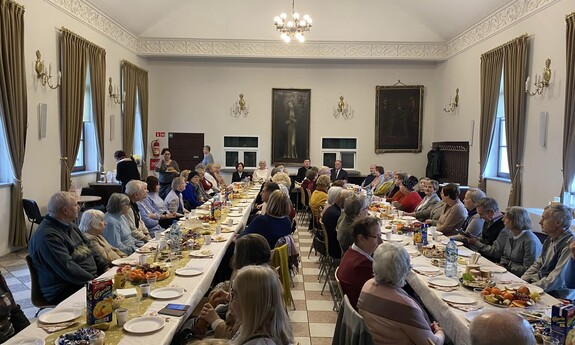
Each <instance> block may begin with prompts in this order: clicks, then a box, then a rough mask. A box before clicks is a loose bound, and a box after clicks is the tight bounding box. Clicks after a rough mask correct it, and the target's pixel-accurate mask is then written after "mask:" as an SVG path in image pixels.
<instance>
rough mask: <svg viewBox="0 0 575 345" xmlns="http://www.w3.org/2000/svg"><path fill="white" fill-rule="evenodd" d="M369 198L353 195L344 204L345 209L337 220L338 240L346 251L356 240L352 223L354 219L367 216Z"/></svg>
mask: <svg viewBox="0 0 575 345" xmlns="http://www.w3.org/2000/svg"><path fill="white" fill-rule="evenodd" d="M368 206H369V205H368V203H367V198H366V196H365V195H360V196H357V195H355V194H353V195H351V196H350V197H348V198H347V199H345V202H344V204H343V211H342V212H341V215H340V216H339V219H338V220H337V226H336V231H337V241H338V242H339V245H340V246H341V249H342V250H343V252H345V251H346V250H347V249H348V248H349V247H350V246H351V245H352V244H353V241H354V238H353V228H352V226H351V224H352V223H353V221H354V220H356V219H358V218H362V217H365V216H367V208H368Z"/></svg>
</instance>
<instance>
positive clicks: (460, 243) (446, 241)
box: [441, 239, 463, 246]
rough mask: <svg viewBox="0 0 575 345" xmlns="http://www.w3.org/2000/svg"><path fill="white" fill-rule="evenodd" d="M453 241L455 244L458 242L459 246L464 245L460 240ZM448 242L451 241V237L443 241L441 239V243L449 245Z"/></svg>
mask: <svg viewBox="0 0 575 345" xmlns="http://www.w3.org/2000/svg"><path fill="white" fill-rule="evenodd" d="M453 242H455V244H457V245H458V246H462V245H463V242H460V241H453ZM447 243H449V239H446V240H442V241H441V244H444V245H447Z"/></svg>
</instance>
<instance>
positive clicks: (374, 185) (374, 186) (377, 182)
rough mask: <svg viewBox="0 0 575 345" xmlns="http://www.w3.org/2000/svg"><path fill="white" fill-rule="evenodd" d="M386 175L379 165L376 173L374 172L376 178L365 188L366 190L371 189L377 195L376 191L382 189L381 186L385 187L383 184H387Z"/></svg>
mask: <svg viewBox="0 0 575 345" xmlns="http://www.w3.org/2000/svg"><path fill="white" fill-rule="evenodd" d="M384 173H385V170H383V167H382V166H379V165H378V166H376V167H375V171H374V174H375V175H374V176H375V178H374V179H373V181H371V182H370V183H369V184H368V185H367V186H365V188H366V189H367V188H369V189H371V192H372V193H375V191H376V190H378V189H379V188H380V187H381V185H383V183H385V180H384V175H383V174H384Z"/></svg>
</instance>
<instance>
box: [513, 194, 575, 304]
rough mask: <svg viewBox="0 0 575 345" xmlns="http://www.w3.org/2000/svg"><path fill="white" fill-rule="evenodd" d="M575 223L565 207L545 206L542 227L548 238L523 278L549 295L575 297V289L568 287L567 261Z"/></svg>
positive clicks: (571, 212) (557, 205) (569, 255)
mask: <svg viewBox="0 0 575 345" xmlns="http://www.w3.org/2000/svg"><path fill="white" fill-rule="evenodd" d="M572 220H573V209H571V208H569V207H567V206H565V205H563V204H553V205H549V206H547V207H545V210H544V211H543V215H542V216H541V221H540V222H539V224H540V225H541V229H542V230H543V232H544V233H546V234H547V235H549V236H548V237H547V239H546V240H545V242H544V243H543V252H542V253H541V256H539V258H538V259H537V260H535V262H534V263H533V265H531V267H529V268H528V269H527V271H526V272H525V273H524V274H523V276H522V277H521V279H523V280H525V281H527V282H529V283H531V284H533V285H537V286H539V287H540V288H542V289H543V290H545V292H547V293H548V294H550V295H552V296H554V297H557V298H563V299H573V298H575V290H573V289H569V288H568V287H567V286H566V284H565V273H566V271H567V269H568V265H567V262H568V261H569V260H571V252H570V250H569V246H570V244H571V243H572V242H573V239H574V234H573V232H572V231H571V229H570V226H571V221H572Z"/></svg>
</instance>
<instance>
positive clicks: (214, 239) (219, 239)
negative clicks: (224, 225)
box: [212, 235, 228, 242]
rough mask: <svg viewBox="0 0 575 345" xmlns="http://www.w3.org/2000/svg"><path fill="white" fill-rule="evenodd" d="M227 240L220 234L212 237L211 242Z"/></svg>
mask: <svg viewBox="0 0 575 345" xmlns="http://www.w3.org/2000/svg"><path fill="white" fill-rule="evenodd" d="M227 240H228V239H227V238H225V237H224V236H221V235H219V236H214V237H212V242H225V241H227Z"/></svg>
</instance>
